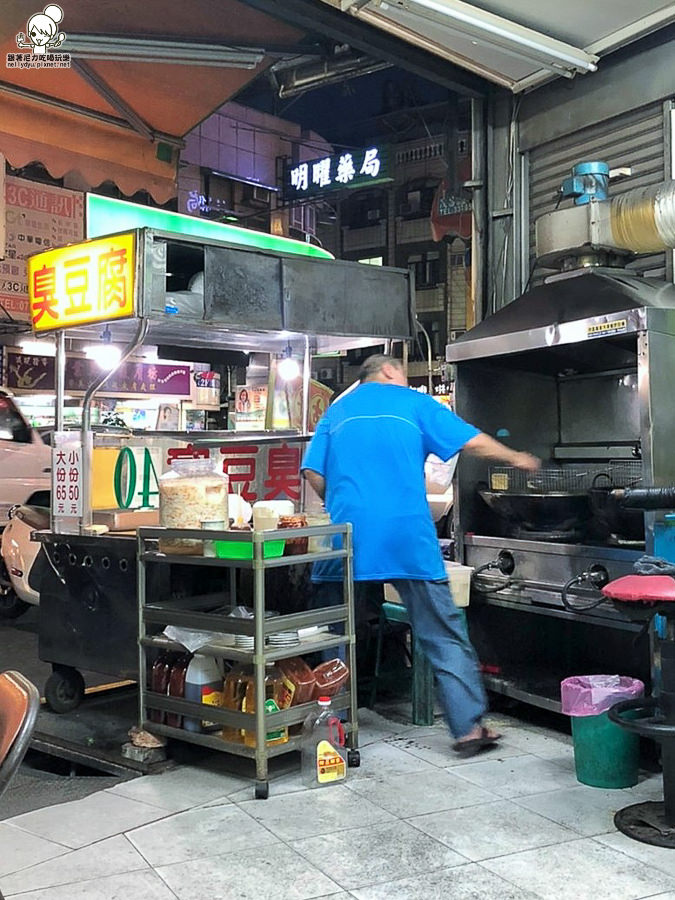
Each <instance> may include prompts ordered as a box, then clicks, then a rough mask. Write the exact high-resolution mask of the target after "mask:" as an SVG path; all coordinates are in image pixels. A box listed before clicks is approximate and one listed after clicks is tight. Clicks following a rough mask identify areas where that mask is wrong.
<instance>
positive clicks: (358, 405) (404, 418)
mask: <svg viewBox="0 0 675 900" xmlns="http://www.w3.org/2000/svg"><path fill="white" fill-rule="evenodd" d="M479 433H480V432H479V430H478V429H477V428H474V426H473V425H469V424H468V423H467V422H464V421H463V420H462V419H460V418H459V417H458V416H456V415H455V414H454V413H453V412H451V411H450V410H449V409H447V407H445V406H443V405H442V404H440V403H438V401H436V400H434V399H433V398H432V397H430V396H428V395H427V394H420V393H419V392H418V391H414V390H411V389H410V388H407V387H401V386H399V385H394V384H380V383H379V382H366V383H365V384H362V385H360V386H359V387H358V388H356V390H354V391H352V392H351V393H349V394H347V395H345V396H344V397H343V398H339V399H338V400H337V401H336V402H335V403H334V404H333V405H332V406H331V407H330V408H329V409H328V410H327V412H326V414H325V415H324V416H323V418H322V419H321V421H320V422H319V424H318V426H317V430H316V433H315V435H314V437H313V438H312V440H311V442H310V444H309V447H308V448H307V453H306V454H305V458H304V460H303V463H302V468H303V469H312V470H313V471H314V472H318V473H319V475H323V477H324V478H325V479H326V500H325V502H326V509H327V510H328V512H329V513H330V516H331V519H332V520H333V522H351V523H352V526H353V529H354V578H355V580H357V581H392V580H394V579H397V578H403V579H406V578H409V579H414V580H418V581H434V580H438V579H443V578H445V577H446V576H445V568H444V565H443V559H442V557H441V552H440V547H439V543H438V538H437V536H436V528H435V526H434V522H433V519H432V517H431V511H430V509H429V504H428V502H427V498H426V488H425V483H424V462H425V460H426V458H427V456H429V454H430V453H435V454H436V456H439V457H440V458H441V459H442V460H448V459H450V457H452V456H454V455H455V454H456V453H458V452H459V451H460V450H461V449H462V447H463V446H464V445H465V444H466V443H467V441H470V440H471V439H472V438H473V437H475V436H476V435H477V434H479ZM341 578H342V575H341V564H340V561H333V560H327V561H320V562H318V563H316V564H315V565H314V570H313V574H312V579H313V580H314V581H339V580H341Z"/></svg>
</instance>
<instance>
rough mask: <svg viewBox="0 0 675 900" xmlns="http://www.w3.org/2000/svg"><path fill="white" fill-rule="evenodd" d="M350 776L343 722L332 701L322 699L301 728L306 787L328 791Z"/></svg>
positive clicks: (326, 698) (303, 778) (327, 698)
mask: <svg viewBox="0 0 675 900" xmlns="http://www.w3.org/2000/svg"><path fill="white" fill-rule="evenodd" d="M346 776H347V750H346V748H345V732H344V728H343V727H342V722H341V721H340V719H339V717H338V716H336V715H335V713H334V712H333V710H332V708H331V702H330V697H319V699H318V700H317V708H316V709H315V710H313V711H312V712H311V713H310V714H309V715H308V716H307V718H306V719H305V723H304V725H303V727H302V780H303V783H304V784H305V786H306V787H310V788H315V787H327V786H328V785H329V784H338V783H339V782H341V781H344V780H345V778H346Z"/></svg>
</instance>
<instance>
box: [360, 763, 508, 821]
mask: <svg viewBox="0 0 675 900" xmlns="http://www.w3.org/2000/svg"><path fill="white" fill-rule="evenodd" d="M347 787H348V788H349V789H350V790H353V791H355V792H356V793H357V794H360V796H362V797H366V798H367V799H368V800H370V801H371V802H372V803H376V804H377V805H378V806H381V807H382V808H383V809H386V810H388V811H389V812H390V813H393V814H394V815H395V816H398V817H399V818H401V819H406V818H408V817H410V816H421V815H424V813H431V812H437V811H439V810H444V809H459V808H460V807H463V806H474V805H476V804H477V803H487V802H489V801H490V800H492V799H493V795H492V794H490V793H488V791H484V790H483V789H482V788H479V787H476V785H475V784H471V783H470V782H468V781H466V780H464V779H462V778H457V777H456V776H455V775H453V774H452V773H451V772H446V771H445V770H444V769H434V770H433V771H431V772H412V773H410V774H408V775H387V774H386V773H385V774H382V775H380V776H378V777H376V778H359V779H350V780H348V781H347Z"/></svg>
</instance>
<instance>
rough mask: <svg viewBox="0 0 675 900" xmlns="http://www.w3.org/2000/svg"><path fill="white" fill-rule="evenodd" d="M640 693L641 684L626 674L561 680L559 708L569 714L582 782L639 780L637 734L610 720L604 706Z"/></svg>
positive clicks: (613, 784) (610, 784) (602, 784)
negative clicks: (560, 706) (560, 704)
mask: <svg viewBox="0 0 675 900" xmlns="http://www.w3.org/2000/svg"><path fill="white" fill-rule="evenodd" d="M643 693H644V684H643V683H642V682H641V681H640V680H639V679H637V678H628V677H626V676H621V677H619V676H615V675H580V676H574V677H573V678H566V679H565V680H564V681H563V682H562V684H561V696H562V711H563V713H566V714H567V715H569V716H571V718H572V739H573V741H574V766H575V769H576V774H577V780H578V781H580V782H581V784H587V785H590V786H591V787H597V788H627V787H633V785H635V784H637V783H638V773H639V769H640V738H639V736H638V735H637V734H633V733H632V732H630V731H626V729H624V728H620V727H619V726H618V725H615V724H614V723H613V722H610V720H609V716H608V715H607V710H608V709H609V708H610V707H612V706H613V705H614V704H615V703H618V702H619V701H620V700H629V699H633V698H635V697H641V696H642V694H643ZM594 713H595V714H594ZM635 715H637V713H635ZM625 717H626V718H630V714H628V715H627V716H625Z"/></svg>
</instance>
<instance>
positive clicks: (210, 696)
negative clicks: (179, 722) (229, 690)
mask: <svg viewBox="0 0 675 900" xmlns="http://www.w3.org/2000/svg"><path fill="white" fill-rule="evenodd" d="M185 699H186V700H192V702H193V703H207V704H208V705H209V706H222V703H223V676H222V675H221V674H220V669H219V668H218V664H217V663H216V661H215V659H214V658H213V657H212V656H201V655H200V654H199V653H196V654H195V655H194V657H193V658H192V662H191V663H190V665H189V666H188V668H187V673H186V675H185ZM221 727H222V726H220V725H217V724H216V723H215V722H210V721H208V720H206V719H202V720H201V721H200V720H199V719H192V718H188V717H187V716H186V717H185V718H184V719H183V728H185V730H186V731H218V730H220V728H221Z"/></svg>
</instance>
